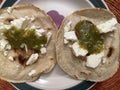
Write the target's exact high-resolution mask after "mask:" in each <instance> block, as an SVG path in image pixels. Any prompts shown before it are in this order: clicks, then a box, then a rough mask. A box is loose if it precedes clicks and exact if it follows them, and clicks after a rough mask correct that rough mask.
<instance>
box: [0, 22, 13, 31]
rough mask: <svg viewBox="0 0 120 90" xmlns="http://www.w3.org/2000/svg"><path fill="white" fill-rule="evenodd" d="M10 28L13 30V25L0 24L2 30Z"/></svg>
mask: <svg viewBox="0 0 120 90" xmlns="http://www.w3.org/2000/svg"><path fill="white" fill-rule="evenodd" d="M10 28H11V25H6V24H4V23H1V22H0V30H4V29H10Z"/></svg>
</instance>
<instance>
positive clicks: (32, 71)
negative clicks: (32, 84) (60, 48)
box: [28, 70, 36, 76]
mask: <svg viewBox="0 0 120 90" xmlns="http://www.w3.org/2000/svg"><path fill="white" fill-rule="evenodd" d="M35 73H36V70H31V71H30V72H29V73H28V76H32V75H33V74H35Z"/></svg>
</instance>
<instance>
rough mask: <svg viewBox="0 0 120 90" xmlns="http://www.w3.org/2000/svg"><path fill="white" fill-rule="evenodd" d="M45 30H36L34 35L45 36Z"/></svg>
mask: <svg viewBox="0 0 120 90" xmlns="http://www.w3.org/2000/svg"><path fill="white" fill-rule="evenodd" d="M45 32H46V30H44V29H36V30H35V33H36V35H37V36H42V34H45Z"/></svg>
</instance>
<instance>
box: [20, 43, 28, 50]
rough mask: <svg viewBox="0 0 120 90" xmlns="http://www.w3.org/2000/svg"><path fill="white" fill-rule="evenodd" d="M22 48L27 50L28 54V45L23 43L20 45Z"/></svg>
mask: <svg viewBox="0 0 120 90" xmlns="http://www.w3.org/2000/svg"><path fill="white" fill-rule="evenodd" d="M20 47H21V48H25V51H26V52H28V48H27V45H26V44H25V43H22V44H21V45H20Z"/></svg>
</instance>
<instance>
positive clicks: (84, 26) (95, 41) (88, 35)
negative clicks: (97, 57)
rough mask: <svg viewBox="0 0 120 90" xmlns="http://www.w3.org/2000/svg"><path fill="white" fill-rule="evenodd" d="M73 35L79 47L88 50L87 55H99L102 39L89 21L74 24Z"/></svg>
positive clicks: (101, 48)
mask: <svg viewBox="0 0 120 90" xmlns="http://www.w3.org/2000/svg"><path fill="white" fill-rule="evenodd" d="M75 33H76V35H77V38H78V40H79V45H80V46H81V47H82V48H84V49H86V50H88V52H89V54H94V53H95V54H97V53H100V52H101V51H102V50H103V48H104V46H103V39H102V37H101V34H100V32H99V30H98V28H97V27H96V26H95V25H94V24H93V23H92V22H90V21H87V20H83V21H80V22H79V23H77V24H76V26H75Z"/></svg>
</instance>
